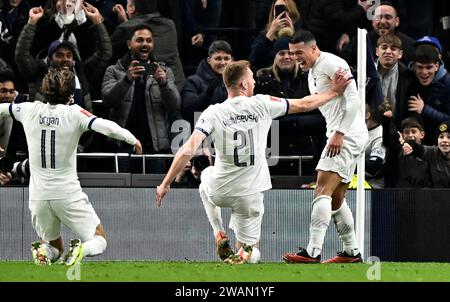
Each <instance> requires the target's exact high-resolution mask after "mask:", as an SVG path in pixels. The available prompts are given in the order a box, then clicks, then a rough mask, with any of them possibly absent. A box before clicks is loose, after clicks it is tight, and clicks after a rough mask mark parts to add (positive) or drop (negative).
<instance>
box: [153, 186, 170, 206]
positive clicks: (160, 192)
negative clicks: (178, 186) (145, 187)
mask: <svg viewBox="0 0 450 302" xmlns="http://www.w3.org/2000/svg"><path fill="white" fill-rule="evenodd" d="M169 189H170V186H163V185H162V184H161V185H159V186H157V187H156V206H157V207H158V208H159V207H160V206H161V203H162V200H163V198H164V196H166V194H167V192H169Z"/></svg>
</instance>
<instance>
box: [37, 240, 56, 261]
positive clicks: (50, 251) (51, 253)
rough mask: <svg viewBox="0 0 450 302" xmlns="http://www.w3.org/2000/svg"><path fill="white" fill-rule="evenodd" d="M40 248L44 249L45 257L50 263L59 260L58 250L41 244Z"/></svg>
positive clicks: (47, 244) (46, 244)
mask: <svg viewBox="0 0 450 302" xmlns="http://www.w3.org/2000/svg"><path fill="white" fill-rule="evenodd" d="M41 248H42V249H44V251H45V255H46V256H47V258H48V259H49V260H50V261H51V262H55V261H56V260H58V258H59V250H58V249H57V248H56V247H54V246H52V245H50V244H49V243H41Z"/></svg>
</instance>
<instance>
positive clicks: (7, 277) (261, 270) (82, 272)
mask: <svg viewBox="0 0 450 302" xmlns="http://www.w3.org/2000/svg"><path fill="white" fill-rule="evenodd" d="M377 265H378V267H375V266H374V265H371V264H306V265H300V264H285V263H260V264H245V265H228V264H224V263H220V262H181V261H180V262H158V261H85V262H83V263H82V264H81V265H80V266H79V267H78V268H79V270H78V271H75V270H74V269H72V271H68V269H69V267H67V266H62V265H52V266H46V267H39V266H36V265H35V264H34V263H33V262H31V261H0V281H11V282H21V281H26V282H30V281H31V282H37V281H50V282H53V281H57V282H65V281H67V282H73V281H81V282H97V281H101V282H116V281H119V282H128V281H138V282H222V281H226V282H256V281H258V282H305V281H307V282H321V281H327V282H344V281H353V282H386V281H388V282H398V281H399V282H421V281H426V282H428V281H434V282H440V281H445V282H449V281H450V263H398V262H380V263H377ZM78 268H77V269H78ZM368 272H369V275H370V276H372V277H371V278H375V279H377V278H379V280H369V279H368V278H367V275H368ZM68 276H69V277H68ZM78 279H79V280H78Z"/></svg>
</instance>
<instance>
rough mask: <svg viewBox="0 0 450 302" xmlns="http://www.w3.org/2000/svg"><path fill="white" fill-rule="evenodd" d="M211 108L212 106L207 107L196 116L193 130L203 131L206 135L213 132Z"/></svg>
mask: <svg viewBox="0 0 450 302" xmlns="http://www.w3.org/2000/svg"><path fill="white" fill-rule="evenodd" d="M211 108H214V106H210V107H208V108H207V109H206V110H205V111H203V113H202V114H201V115H200V117H199V118H198V121H197V123H196V124H195V127H194V130H198V131H201V132H203V133H204V134H205V135H206V136H209V135H211V134H212V133H213V132H214V125H213V123H212V113H211Z"/></svg>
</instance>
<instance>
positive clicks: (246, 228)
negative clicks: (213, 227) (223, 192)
mask: <svg viewBox="0 0 450 302" xmlns="http://www.w3.org/2000/svg"><path fill="white" fill-rule="evenodd" d="M199 191H200V197H201V198H202V201H203V203H207V202H208V203H211V204H213V205H215V206H218V207H221V208H231V219H230V224H229V227H230V228H231V229H232V230H233V231H234V233H235V235H236V239H237V240H238V241H239V242H242V243H245V244H248V245H254V244H256V243H257V242H259V240H260V238H261V223H262V217H263V215H264V203H263V199H264V193H261V192H259V193H255V194H251V195H246V196H233V197H225V196H209V195H208V194H207V191H208V189H207V186H205V185H204V184H200V187H199Z"/></svg>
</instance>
